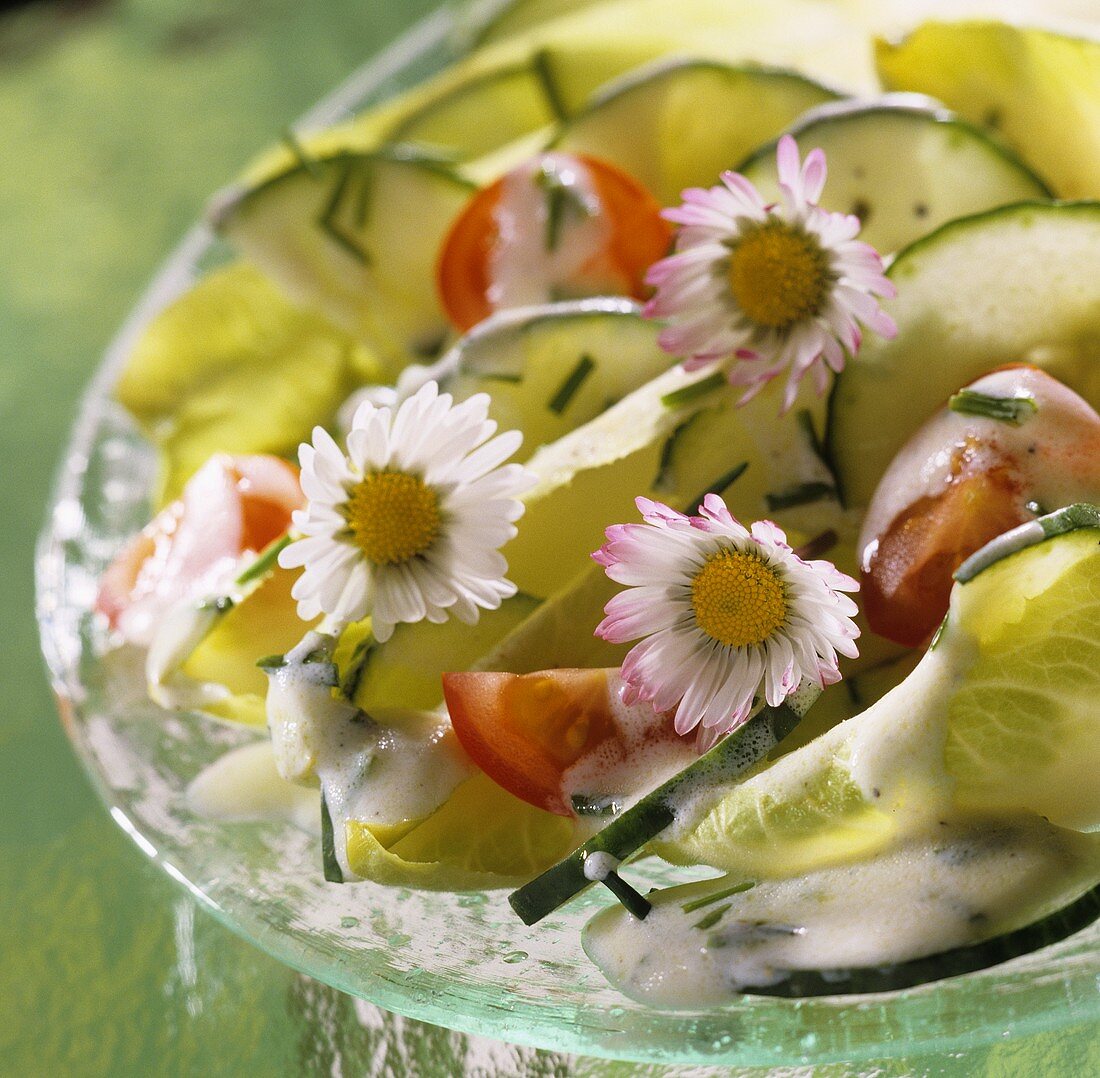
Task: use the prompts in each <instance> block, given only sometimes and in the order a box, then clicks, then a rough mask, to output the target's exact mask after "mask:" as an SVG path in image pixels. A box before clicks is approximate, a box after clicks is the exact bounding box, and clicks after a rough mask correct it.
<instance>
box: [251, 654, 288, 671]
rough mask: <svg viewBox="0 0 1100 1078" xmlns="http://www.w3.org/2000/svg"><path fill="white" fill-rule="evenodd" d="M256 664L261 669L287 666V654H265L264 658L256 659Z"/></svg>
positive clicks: (275, 668)
mask: <svg viewBox="0 0 1100 1078" xmlns="http://www.w3.org/2000/svg"><path fill="white" fill-rule="evenodd" d="M256 665H257V666H258V667H259V668H260V669H261V670H279V669H281V668H282V667H284V666H286V656H285V655H265V656H264V657H263V658H262V659H257V660H256Z"/></svg>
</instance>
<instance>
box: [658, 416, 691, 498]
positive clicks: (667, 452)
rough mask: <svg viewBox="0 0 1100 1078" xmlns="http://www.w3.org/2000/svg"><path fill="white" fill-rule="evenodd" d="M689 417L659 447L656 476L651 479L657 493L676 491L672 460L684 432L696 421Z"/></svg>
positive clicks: (674, 470)
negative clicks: (659, 454) (659, 456)
mask: <svg viewBox="0 0 1100 1078" xmlns="http://www.w3.org/2000/svg"><path fill="white" fill-rule="evenodd" d="M698 418H699V417H698V416H691V418H690V419H685V420H684V421H683V423H681V424H680V425H679V426H678V427H677V428H676V429H675V430H674V431H673V432H672V433H671V434H670V435H669V436H668V437H667V438H666V439H665V444H664V445H663V446H661V459H660V460H659V461H658V462H657V475H656V476H655V477H654V479H653V489H654V490H658V491H663V490H675V489H676V469H675V468H674V467H673V463H672V461H673V458H674V457H675V456H676V446H677V443H678V442H679V441H680V439H681V438H682V437H683V436H684V431H686V430H687V429H688V427H690V426H691V424H692V423H694V422H695V420H696V419H698Z"/></svg>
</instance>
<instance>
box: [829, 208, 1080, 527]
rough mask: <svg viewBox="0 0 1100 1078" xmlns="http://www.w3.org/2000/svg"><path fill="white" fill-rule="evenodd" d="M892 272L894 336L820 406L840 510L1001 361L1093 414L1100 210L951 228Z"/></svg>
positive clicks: (1013, 214)
mask: <svg viewBox="0 0 1100 1078" xmlns="http://www.w3.org/2000/svg"><path fill="white" fill-rule="evenodd" d="M889 276H890V278H891V279H892V280H893V281H894V283H895V284H897V286H898V292H899V295H898V298H897V299H896V300H893V301H891V302H890V303H888V304H887V307H888V309H889V311H890V313H891V314H892V315H893V316H894V318H896V319H897V323H898V326H899V332H898V335H897V337H896V338H895V339H894V340H892V341H884V340H880V339H877V338H872V339H868V340H867V342H866V343H865V344H864V346H863V348H862V349H861V350H860V352H859V354H858V355H857V356H855V357H854V358H853V359H850V360H849V361H848V365H847V367H846V368H845V370H844V372H843V373H842V374H841V375H840V376H839V377H838V378H837V380H836V383H835V384H834V386H833V391H832V395H831V397H830V401H829V424H828V431H827V436H826V446H827V450H828V454H829V456H830V458H831V460H832V461H833V464H834V466H835V468H836V471H837V478H838V480H839V482H840V484H841V493H842V495H843V496H844V499H845V501H846V503H847V504H848V505H850V506H852V507H866V506H867V505H868V504H869V502H870V500H871V496H872V495H873V494H874V491H875V487H876V486H877V485H878V481H879V479H880V478H881V476H882V475H883V473H884V472H885V471H886V468H887V466H888V465H889V463H890V461H891V460H893V458H894V455H895V454H896V453H897V451H898V450H899V449H900V448H901V447H902V445H904V444H905V442H906V441H907V440H908V438H909V436H910V435H911V434H912V433H913V431H914V430H916V429H917V427H919V426H920V425H921V423H923V422H924V421H925V420H926V419H927V418H928V417H929V416H930V415H931V414H932V413H933V412H934V411H935V410H936V409H937V408H938V407H940V406H941V405H942V404H943V402H944V401H946V400H947V398H948V397H949V396H950V395H951V394H952V393H954V392H955V391H956V390H957V389H958V388H959V387H960V386H964V385H966V384H967V383H968V382H971V381H973V380H974V379H975V378H977V377H978V376H979V375H981V374H983V373H984V372H986V371H988V370H990V369H991V368H993V367H996V366H999V365H1000V364H1002V363H1015V362H1020V361H1023V362H1028V363H1033V364H1035V365H1036V366H1039V367H1042V368H1044V369H1045V370H1047V371H1049V372H1050V373H1051V374H1052V375H1054V376H1055V377H1056V378H1059V379H1061V380H1062V381H1063V382H1065V383H1066V384H1067V385H1068V386H1070V387H1071V388H1072V389H1074V390H1075V391H1076V392H1077V393H1079V394H1081V396H1083V397H1084V398H1085V399H1086V400H1087V401H1088V402H1089V403H1090V404H1091V405H1092V406H1093V407H1094V408H1096V407H1100V363H1097V361H1096V358H1097V356H1098V355H1100V204H1098V203H1094V202H1082V203H1069V204H1061V205H1050V204H1042V203H1021V204H1019V205H1016V206H1008V207H1004V208H1002V209H996V210H991V211H989V212H987V213H984V214H979V215H977V216H973V217H967V218H963V219H962V220H959V221H953V222H951V223H949V224H946V225H944V226H943V227H942V228H940V229H939V230H938V231H936V232H934V233H932V235H930V236H927V237H925V238H924V239H922V240H918V241H917V242H916V243H915V244H913V245H912V246H911V247H908V248H907V249H906V250H904V251H902V252H901V253H900V254H899V255H898V257H897V259H896V260H895V261H894V263H893V265H892V266H891V267H890V270H889Z"/></svg>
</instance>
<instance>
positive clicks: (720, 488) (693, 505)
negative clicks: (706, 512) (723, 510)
mask: <svg viewBox="0 0 1100 1078" xmlns="http://www.w3.org/2000/svg"><path fill="white" fill-rule="evenodd" d="M748 466H749V462H748V461H747V460H743V461H741V463H740V464H738V465H735V466H734V467H733V468H730V470H729V471H728V472H726V474H725V475H721V476H719V477H718V478H717V479H716V480H715V481H714V482H713V483H711V485H710V486H709V487H707V489H706V490H703V491H700V492H699V493H698V494H697V495H696V496H695V498H694V500H692V501H690V502H688V503H687V505H686V506H685V507H684V512H685V513H687V514H688V516H691V515H692V514H694V513H698V512H699V506H701V505H702V504H703V502H704V500H705V499H706V496H707V495H708V494H718V495H722V494H725V492H726V491H727V490H729V488H730V487H732V486H733V484H734V483H736V482H737V480H738V479H740V478H741V476H743V475H744V474H745V469H746V468H748Z"/></svg>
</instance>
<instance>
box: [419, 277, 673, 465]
mask: <svg viewBox="0 0 1100 1078" xmlns="http://www.w3.org/2000/svg"><path fill="white" fill-rule="evenodd" d="M659 329H660V326H659V325H657V324H656V323H655V322H653V321H651V320H648V319H646V318H644V317H642V310H641V307H640V306H639V305H638V304H637V303H634V302H633V301H631V300H628V299H614V298H606V299H591V300H577V301H571V302H565V303H553V304H548V305H546V306H543V307H523V308H516V309H514V310H510V311H502V312H500V313H498V314H495V315H493V316H492V317H490V318H488V319H486V320H485V321H484V322H482V323H480V324H479V325H478V326H476V327H475V328H474V329H473V330H471V331H470V332H469V333H468V334H467V335H466V336H465V337H463V338H462V339H461V340H460V341H459V342H458V343H457V344H456V345H455V346H454V348H453V349H452V350H451V351H450V352H449V353H448V354H447V355H446V356H444V357H443V359H442V360H440V362H439V363H438V364H437V366H436V367H434V368H433V372H434V373H435V375H436V376H437V377H439V379H440V381H441V382H442V384H443V385H444V387H445V388H446V390H447V392H449V393H451V394H453V395H454V397H455V399H456V400H464V399H465V398H467V397H470V396H472V395H473V394H474V393H488V394H489V395H490V397H491V398H492V404H491V405H490V409H489V415H490V416H491V417H492V418H493V419H495V420H496V421H497V423H498V424H499V425H500V428H501V429H502V430H521V431H523V446H522V448H521V450H520V454H519V456H518V458H517V459H524V458H526V457H528V456H530V455H531V453H533V452H534V451H535V450H536V449H538V447H539V446H541V445H545V444H547V443H549V442H553V441H556V440H557V439H558V438H561V437H562V436H563V435H565V434H568V433H569V432H570V431H571V430H574V429H575V428H577V427H579V426H581V425H583V424H585V423H588V422H589V421H591V420H593V419H595V418H596V417H597V416H598V415H600V414H601V413H603V412H605V411H606V410H607V409H608V408H609V407H611V405H613V404H615V403H616V402H617V401H619V400H621V399H622V398H623V397H625V396H626V395H627V394H628V393H632V392H633V391H634V390H636V389H639V388H641V387H642V386H643V385H645V383H646V382H648V381H650V380H651V379H653V378H656V377H657V376H658V375H659V374H662V373H664V372H665V371H667V370H668V368H669V367H670V366H671V364H672V362H673V361H672V358H671V357H670V356H669V354H668V353H667V352H665V351H663V350H662V349H661V347H660V345H658V343H657V334H658V331H659Z"/></svg>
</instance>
